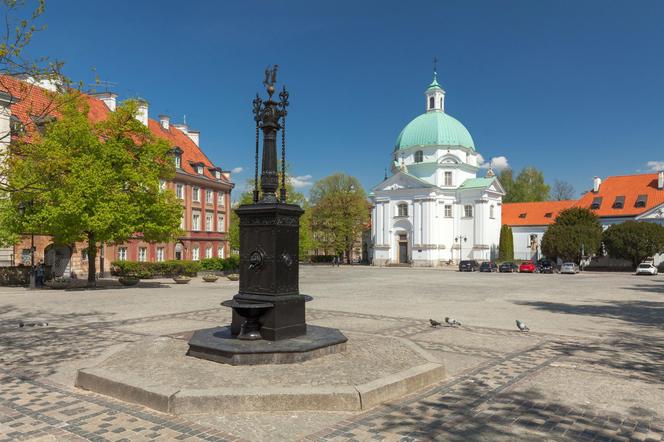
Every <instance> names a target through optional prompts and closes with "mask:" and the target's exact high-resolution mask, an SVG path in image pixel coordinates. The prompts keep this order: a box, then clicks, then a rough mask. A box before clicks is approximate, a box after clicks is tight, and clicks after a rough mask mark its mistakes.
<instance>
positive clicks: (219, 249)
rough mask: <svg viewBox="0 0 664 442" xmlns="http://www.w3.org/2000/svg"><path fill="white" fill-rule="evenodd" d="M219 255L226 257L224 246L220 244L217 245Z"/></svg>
mask: <svg viewBox="0 0 664 442" xmlns="http://www.w3.org/2000/svg"><path fill="white" fill-rule="evenodd" d="M217 257H219V258H223V257H224V246H223V245H221V244H219V245H218V246H217Z"/></svg>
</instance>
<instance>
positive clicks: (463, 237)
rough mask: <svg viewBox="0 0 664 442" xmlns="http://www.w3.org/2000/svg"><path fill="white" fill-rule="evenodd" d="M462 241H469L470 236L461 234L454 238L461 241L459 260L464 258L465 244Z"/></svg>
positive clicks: (455, 240)
mask: <svg viewBox="0 0 664 442" xmlns="http://www.w3.org/2000/svg"><path fill="white" fill-rule="evenodd" d="M461 241H463V242H466V241H468V237H467V236H465V235H459V236H457V237H456V238H454V242H458V243H459V262H461V260H462V259H463V244H462V243H461Z"/></svg>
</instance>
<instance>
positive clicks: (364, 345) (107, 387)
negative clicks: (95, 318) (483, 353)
mask: <svg viewBox="0 0 664 442" xmlns="http://www.w3.org/2000/svg"><path fill="white" fill-rule="evenodd" d="M347 336H348V342H347V343H346V351H345V352H343V353H338V354H330V355H326V356H322V357H320V358H317V359H313V360H309V361H304V362H298V363H294V364H287V365H284V364H272V365H250V366H232V365H226V364H219V363H217V362H212V361H207V360H202V359H198V358H194V357H189V356H186V353H187V348H188V345H187V342H186V341H184V340H181V339H174V338H169V337H159V338H149V339H145V340H142V341H139V342H136V343H133V344H130V345H129V346H128V347H126V348H124V349H122V350H120V351H118V352H117V353H115V354H113V355H111V356H110V357H109V358H108V359H106V360H105V361H103V362H102V363H100V364H99V365H97V366H95V367H91V368H84V369H81V370H79V371H78V374H77V378H76V386H78V387H80V388H84V389H86V390H90V391H94V392H97V393H101V394H105V395H108V396H112V397H115V398H117V399H120V400H123V401H127V402H133V403H138V404H141V405H144V406H147V407H149V408H152V409H155V410H158V411H162V412H166V413H171V414H178V415H182V414H195V413H219V414H224V413H232V412H237V411H291V410H320V411H359V410H366V409H369V408H371V407H374V406H376V405H378V404H380V403H383V402H387V401H391V400H394V399H397V398H399V397H401V396H404V395H406V394H409V393H413V392H415V391H417V390H420V389H422V388H424V387H427V386H429V385H432V384H434V383H437V382H439V381H441V380H443V379H444V378H445V376H446V373H445V367H444V366H443V364H442V363H441V362H440V361H438V360H437V359H436V358H434V357H433V356H432V355H430V354H429V353H428V352H426V351H425V350H423V349H421V348H420V347H418V346H417V345H415V344H414V343H412V342H411V341H408V340H406V339H402V338H394V337H384V336H376V335H369V334H364V333H351V334H347Z"/></svg>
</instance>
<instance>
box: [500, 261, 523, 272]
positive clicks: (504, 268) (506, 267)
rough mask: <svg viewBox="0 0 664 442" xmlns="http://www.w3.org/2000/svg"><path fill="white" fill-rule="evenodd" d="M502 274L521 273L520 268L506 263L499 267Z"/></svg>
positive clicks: (511, 263)
mask: <svg viewBox="0 0 664 442" xmlns="http://www.w3.org/2000/svg"><path fill="white" fill-rule="evenodd" d="M498 271H499V272H500V273H514V272H518V271H519V266H517V265H516V264H514V263H513V262H504V263H502V264H501V265H500V267H498Z"/></svg>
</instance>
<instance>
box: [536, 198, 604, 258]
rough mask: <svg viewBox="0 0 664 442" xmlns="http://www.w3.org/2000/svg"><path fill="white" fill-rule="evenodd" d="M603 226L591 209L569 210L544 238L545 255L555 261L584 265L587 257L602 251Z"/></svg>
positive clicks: (557, 219) (560, 216)
mask: <svg viewBox="0 0 664 442" xmlns="http://www.w3.org/2000/svg"><path fill="white" fill-rule="evenodd" d="M601 241H602V225H601V224H600V222H599V220H598V218H597V216H596V215H595V214H594V213H593V212H592V211H590V210H588V209H583V208H580V207H572V208H569V209H565V210H563V211H562V212H560V214H559V215H558V217H557V218H556V220H555V222H554V223H553V224H552V225H550V226H549V228H548V229H547V230H546V232H545V233H544V236H543V237H542V253H544V255H546V256H547V257H549V258H551V259H556V258H560V259H562V260H564V261H575V262H580V261H581V258H582V257H583V256H584V255H589V256H593V255H594V254H596V253H597V251H598V250H599V248H600V244H601Z"/></svg>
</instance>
